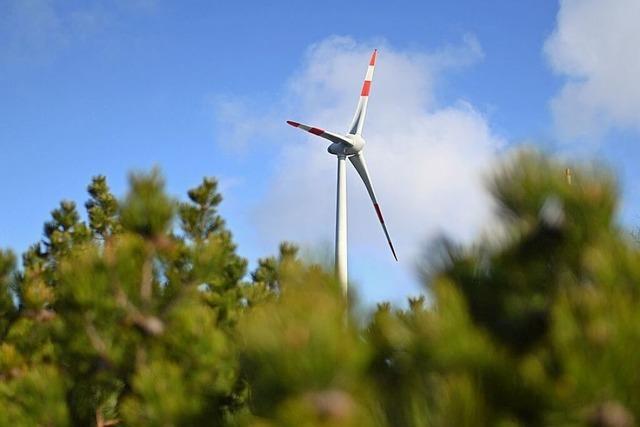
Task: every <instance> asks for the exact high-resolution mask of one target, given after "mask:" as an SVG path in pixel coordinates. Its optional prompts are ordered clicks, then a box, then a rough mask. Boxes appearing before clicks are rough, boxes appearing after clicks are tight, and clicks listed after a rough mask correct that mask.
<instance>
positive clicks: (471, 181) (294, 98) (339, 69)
mask: <svg viewBox="0 0 640 427" xmlns="http://www.w3.org/2000/svg"><path fill="white" fill-rule="evenodd" d="M381 44H382V46H377V47H379V48H380V50H379V56H378V62H377V67H376V71H375V77H374V82H373V86H372V93H371V99H370V103H369V111H368V115H367V122H366V124H365V130H364V136H365V138H366V139H367V146H366V147H365V152H366V157H367V162H368V165H369V170H370V173H371V175H372V180H373V184H374V187H375V189H376V192H377V194H378V198H379V201H380V205H381V208H382V211H383V213H384V215H385V219H386V222H387V225H388V227H389V232H390V233H391V237H392V239H393V240H394V243H395V245H396V249H397V252H398V255H399V257H400V263H401V266H402V267H404V268H403V269H402V275H404V276H403V279H402V280H405V279H406V277H407V275H411V274H413V271H414V269H415V259H416V256H417V255H418V254H419V253H420V251H421V248H422V247H423V244H424V242H425V240H426V239H428V238H430V237H434V236H435V235H436V234H440V233H442V232H445V233H447V234H448V235H451V236H453V237H455V238H458V239H460V240H467V241H468V240H470V239H471V238H473V237H474V236H475V235H476V234H477V232H478V231H479V230H480V228H481V227H482V226H483V225H485V224H486V222H487V220H488V219H489V218H490V216H491V209H492V206H491V201H490V198H489V196H488V194H487V192H486V191H485V187H484V182H485V181H484V176H485V172H486V171H487V169H488V168H489V167H490V165H491V164H492V161H493V158H494V155H495V153H496V151H497V150H498V149H499V147H500V146H501V145H502V140H501V139H500V138H499V137H497V136H496V135H495V134H494V133H493V132H492V130H491V128H490V126H489V124H488V123H487V120H486V118H485V117H484V116H483V115H482V114H481V113H480V112H478V111H477V110H476V109H474V107H473V106H471V105H470V104H468V103H466V102H463V101H460V102H458V103H456V104H455V105H451V106H446V107H441V106H439V105H438V103H437V101H436V99H435V96H434V91H435V87H436V86H437V82H438V80H439V79H440V78H441V77H442V74H443V72H444V71H445V70H447V69H450V68H451V67H459V66H464V65H468V64H470V63H472V62H474V61H476V60H478V59H479V58H480V57H481V56H482V53H481V50H480V47H479V45H478V43H477V42H476V41H475V40H474V39H473V38H466V39H465V41H464V43H463V44H462V45H461V46H457V47H447V48H445V49H442V50H441V51H438V52H435V53H424V52H412V51H401V50H398V49H395V48H393V47H391V46H388V45H386V44H385V43H381ZM372 49H373V46H371V45H368V44H360V43H356V42H355V41H354V40H352V39H350V38H344V37H332V38H329V39H327V40H324V41H322V42H320V43H318V44H315V45H313V46H311V47H310V48H309V49H308V51H307V54H306V58H305V60H304V63H303V65H302V67H301V69H300V70H299V72H298V73H296V74H295V75H294V76H293V77H292V78H291V79H290V81H289V83H288V85H287V90H286V95H284V98H283V99H282V100H281V101H280V102H279V103H278V106H277V108H275V111H274V112H272V113H271V114H269V121H271V122H272V123H274V122H275V123H278V124H279V125H280V130H279V131H277V132H276V133H274V134H273V137H272V138H273V139H277V144H274V145H271V148H272V149H273V150H275V152H274V154H273V155H272V156H270V157H269V158H268V159H267V161H268V162H275V163H277V165H278V166H277V167H276V170H277V172H276V173H275V175H274V176H272V177H271V178H270V179H271V181H270V183H269V186H268V187H269V189H268V191H267V192H266V194H265V196H264V198H263V199H262V200H260V201H258V202H257V204H256V210H255V216H254V221H255V223H256V225H257V228H258V230H259V231H260V234H261V237H262V238H263V239H264V240H263V241H264V242H265V243H266V244H267V247H269V248H273V247H275V245H276V244H277V242H279V241H280V240H283V239H287V240H292V241H296V242H300V243H303V244H304V243H308V244H311V245H314V244H316V245H317V244H318V243H320V244H322V243H325V244H326V242H331V241H333V233H334V224H335V186H336V158H335V156H332V155H330V154H329V153H327V151H326V147H327V145H328V144H326V141H325V140H323V139H321V138H317V137H314V136H310V135H308V134H306V133H302V132H300V131H299V130H296V129H294V128H290V127H288V126H286V125H285V123H284V122H285V120H286V119H292V120H296V121H300V122H302V123H307V124H311V125H316V126H318V127H322V128H325V129H329V130H334V131H337V132H344V131H345V130H346V128H347V126H348V125H349V123H350V121H351V118H352V115H353V111H354V109H355V106H356V103H357V100H358V95H359V90H360V85H361V84H362V79H363V77H364V73H365V71H366V66H367V63H368V59H369V55H370V54H371V51H372ZM232 107H233V108H231V107H229V106H228V105H227V106H226V107H224V108H227V111H226V112H227V113H228V114H226V115H225V119H229V118H232V117H234V116H235V113H233V114H229V111H231V112H234V111H242V113H243V114H242V116H243V117H244V119H243V120H242V122H241V123H238V126H239V129H238V130H236V132H237V133H239V134H241V135H242V136H243V138H247V135H248V134H250V133H251V131H250V130H249V127H248V125H247V123H248V122H254V123H256V133H257V129H258V128H262V126H264V123H265V117H264V114H258V115H257V116H258V117H257V118H256V119H255V120H251V119H250V120H248V121H247V116H246V111H245V110H243V109H242V108H241V107H239V106H237V105H233V106H232ZM231 125H233V124H232V123H231ZM232 127H233V126H232ZM262 130H263V131H264V128H262ZM232 134H233V131H231V132H229V131H228V132H227V135H232ZM262 137H263V138H264V134H262ZM227 141H228V140H227ZM348 167H349V170H350V171H349V174H348V194H349V197H348V198H349V247H350V263H351V265H350V268H351V272H352V273H353V274H351V277H352V278H355V279H358V278H360V279H362V278H364V277H365V276H366V275H367V270H369V271H371V269H372V268H374V267H372V264H373V263H375V264H376V265H375V269H377V270H385V269H386V270H387V271H390V270H392V269H391V266H392V265H393V264H394V262H393V261H392V257H391V254H390V253H389V249H388V247H387V244H386V241H385V238H384V235H383V232H382V230H381V229H380V225H379V224H378V221H377V218H376V215H375V212H374V210H373V207H372V206H371V202H370V200H369V197H368V195H367V193H366V191H365V188H364V185H363V184H362V182H361V181H360V178H359V177H358V176H357V174H356V173H355V171H354V170H353V168H351V166H350V165H348ZM364 260H366V261H364ZM382 266H386V267H388V268H382V269H381V267H382ZM352 267H353V268H352ZM395 270H397V268H396V269H395ZM367 279H368V278H367ZM367 281H369V280H367ZM385 286H388V289H378V290H377V292H378V295H380V296H382V297H385V298H390V299H395V300H396V301H397V300H398V299H397V297H398V295H397V294H398V293H400V294H402V293H406V292H408V291H410V290H411V289H406V288H405V289H401V290H399V289H398V288H397V287H396V286H397V283H387V284H386V285H385ZM394 295H395V297H394ZM369 296H370V295H369Z"/></svg>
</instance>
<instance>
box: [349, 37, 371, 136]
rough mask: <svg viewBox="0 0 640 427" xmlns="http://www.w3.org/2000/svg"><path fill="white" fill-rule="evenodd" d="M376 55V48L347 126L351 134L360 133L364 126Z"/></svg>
mask: <svg viewBox="0 0 640 427" xmlns="http://www.w3.org/2000/svg"><path fill="white" fill-rule="evenodd" d="M377 55H378V49H374V51H373V53H372V54H371V59H370V60H369V68H367V74H366V75H365V77H364V83H363V84H362V90H361V91H360V100H359V101H358V106H357V107H356V114H355V115H354V116H353V120H352V121H351V126H350V127H349V133H350V134H351V135H360V134H362V128H363V126H364V118H365V116H366V115H367V104H368V103H369V91H370V90H371V81H372V80H373V70H374V69H375V67H376V56H377Z"/></svg>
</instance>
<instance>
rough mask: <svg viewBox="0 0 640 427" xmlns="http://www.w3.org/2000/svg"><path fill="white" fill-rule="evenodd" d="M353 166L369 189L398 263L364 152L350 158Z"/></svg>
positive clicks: (379, 219)
mask: <svg viewBox="0 0 640 427" xmlns="http://www.w3.org/2000/svg"><path fill="white" fill-rule="evenodd" d="M349 160H350V161H351V164H352V165H353V167H355V168H356V171H358V175H360V178H362V182H364V186H365V187H367V192H368V193H369V197H371V201H372V202H373V207H374V209H375V210H376V214H377V215H378V221H380V225H382V230H383V231H384V235H385V236H386V237H387V242H388V243H389V247H390V248H391V253H392V254H393V257H394V258H395V259H396V261H398V257H397V256H396V250H395V249H394V248H393V243H391V238H390V237H389V232H388V231H387V226H386V224H385V223H384V218H383V217H382V211H381V210H380V206H379V205H378V199H376V193H375V192H374V191H373V184H371V178H369V171H368V170H367V163H366V162H365V160H364V154H363V153H362V152H360V153H358V154H356V155H355V156H351V157H349Z"/></svg>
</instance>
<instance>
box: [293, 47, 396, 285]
mask: <svg viewBox="0 0 640 427" xmlns="http://www.w3.org/2000/svg"><path fill="white" fill-rule="evenodd" d="M377 53H378V51H377V49H376V50H374V51H373V53H372V54H371V60H370V61H369V68H367V74H366V76H365V78H364V83H363V85H362V91H361V92H360V100H359V101H358V107H357V108H356V113H355V115H354V116H353V120H352V122H351V126H350V127H349V131H348V132H347V133H346V134H339V133H335V132H329V131H326V130H324V129H320V128H317V127H313V126H307V125H303V124H300V123H297V122H292V121H290V120H289V121H287V123H288V124H290V125H291V126H293V127H296V128H299V129H302V130H304V131H307V132H309V133H312V134H314V135H316V136H319V137H321V138H324V139H327V140H329V141H330V142H331V145H329V147H328V148H327V151H329V153H331V154H333V155H335V156H337V157H338V189H337V193H338V195H337V201H336V260H335V263H336V264H335V267H336V275H337V277H338V280H339V281H340V284H341V285H342V290H343V292H344V295H345V296H346V295H347V176H346V159H349V161H350V162H351V164H352V165H353V167H355V168H356V171H357V172H358V175H360V178H362V181H363V182H364V185H365V187H366V188H367V192H368V193H369V197H371V201H372V202H373V207H374V209H375V211H376V214H377V215H378V220H379V221H380V225H382V230H383V231H384V234H385V236H386V237H387V242H388V243H389V247H390V248H391V253H392V254H393V257H394V258H395V260H396V261H398V257H397V256H396V251H395V249H394V248H393V243H391V238H390V237H389V232H388V231H387V226H386V225H385V223H384V218H383V217H382V211H381V210H380V206H379V205H378V199H377V198H376V193H375V192H374V191H373V185H372V184H371V178H370V177H369V171H368V169H367V163H366V162H365V160H364V151H363V149H364V146H365V140H364V138H363V137H362V128H363V126H364V119H365V116H366V114H367V104H368V102H369V92H370V90H371V81H372V80H373V70H374V68H375V65H376V56H377Z"/></svg>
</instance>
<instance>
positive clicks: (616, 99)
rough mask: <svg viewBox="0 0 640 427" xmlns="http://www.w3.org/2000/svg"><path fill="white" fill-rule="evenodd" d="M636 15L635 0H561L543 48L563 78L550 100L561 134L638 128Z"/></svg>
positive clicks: (639, 36)
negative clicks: (559, 88) (555, 21)
mask: <svg viewBox="0 0 640 427" xmlns="http://www.w3.org/2000/svg"><path fill="white" fill-rule="evenodd" d="M639 16H640V2H639V1H638V0H561V1H560V10H559V12H558V18H557V26H556V28H555V30H554V32H553V34H552V35H551V36H550V37H549V39H548V40H547V41H546V44H545V53H546V55H547V57H548V59H549V61H550V63H551V65H552V67H553V69H554V70H555V71H556V72H557V73H559V74H562V75H564V76H566V78H567V81H566V83H565V85H564V87H563V88H562V90H561V91H560V93H559V94H558V95H557V96H556V97H555V98H554V99H553V100H552V110H553V113H554V116H555V121H556V125H557V129H558V131H559V133H560V135H561V137H563V138H568V139H573V138H576V137H593V136H596V137H597V136H598V135H600V134H602V133H603V132H605V131H606V130H608V129H610V128H612V127H616V128H629V129H636V130H640V85H639V84H638V76H639V75H640V56H639V55H638V46H639V45H640V26H639V25H638V17H639Z"/></svg>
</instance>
